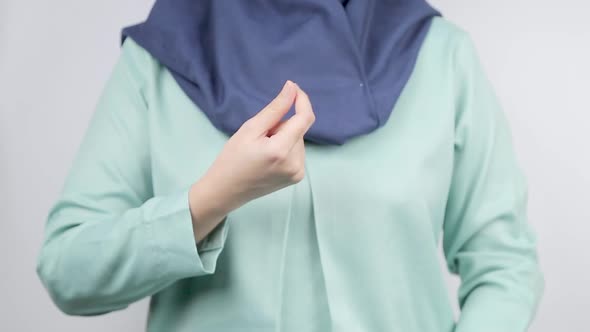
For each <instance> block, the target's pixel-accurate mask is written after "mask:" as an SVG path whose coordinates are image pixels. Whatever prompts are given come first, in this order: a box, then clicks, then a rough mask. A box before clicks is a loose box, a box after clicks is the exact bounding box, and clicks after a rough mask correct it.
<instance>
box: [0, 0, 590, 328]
mask: <svg viewBox="0 0 590 332" xmlns="http://www.w3.org/2000/svg"><path fill="white" fill-rule="evenodd" d="M431 3H432V4H433V5H435V6H436V7H437V8H439V9H440V10H441V11H442V12H443V13H444V14H445V16H446V17H447V18H449V19H451V20H452V21H454V22H455V23H457V24H459V25H460V26H462V27H463V28H465V29H466V30H468V31H469V32H470V33H471V36H472V37H473V39H474V40H475V43H476V45H477V47H478V50H479V54H480V58H481V60H482V62H483V63H484V66H485V67H486V70H487V73H488V75H489V77H490V78H491V80H492V82H493V83H494V85H495V87H496V90H497V93H498V95H499V97H500V99H501V101H502V103H503V105H504V108H505V112H506V113H507V114H508V118H509V120H510V122H511V127H512V131H513V138H514V143H515V145H516V149H517V152H518V155H519V160H520V162H521V165H522V167H523V168H524V170H525V171H526V174H527V177H528V182H529V186H530V196H529V218H530V223H531V224H533V227H534V228H535V230H536V232H537V235H538V240H539V253H540V258H541V264H542V268H543V270H544V273H545V280H546V290H545V294H544V297H543V301H542V304H541V307H540V308H539V311H538V314H537V318H536V320H535V322H534V324H533V326H532V328H531V331H533V332H555V331H568V332H570V331H572V332H575V331H589V329H590V312H589V309H590V243H589V241H588V239H589V237H590V148H589V147H590V19H589V16H588V12H589V11H590V3H589V2H587V1H583V0H579V1H576V0H562V1H549V0H542V1H541V0H536V1H533V0H520V1H514V0H511V1H508V0H495V1H491V0H485V1H484V0H462V1H460V0H436V1H432V2H431ZM151 4H152V1H148V0H117V1H115V0H102V1H73V0H69V1H66V0H59V1H37V2H33V1H26V0H19V1H17V0H0V296H1V297H2V300H1V301H0V330H1V331H43V330H49V331H90V332H92V331H142V330H143V329H144V326H145V318H146V309H147V306H146V305H147V302H146V301H142V302H139V303H137V304H133V305H132V306H130V307H129V308H128V309H127V310H124V311H120V312H116V313H111V314H108V315H104V316H99V317H93V318H81V317H69V316H65V315H64V314H62V313H61V312H59V311H58V310H57V309H56V307H55V306H54V305H53V304H52V303H51V302H50V300H49V297H48V295H47V293H46V292H45V290H44V289H43V288H42V286H41V283H40V282H39V280H38V279H37V276H36V274H35V260H36V256H37V253H38V250H39V247H40V244H41V241H42V238H43V225H44V222H45V217H46V214H47V211H48V209H49V207H50V205H51V204H52V203H53V201H54V200H55V199H56V198H57V194H58V192H59V190H60V189H61V186H62V183H63V179H64V177H65V175H66V173H67V171H68V167H69V166H70V163H71V161H72V158H73V155H74V153H75V151H76V149H77V147H78V144H79V143H80V140H81V138H82V135H83V133H84V131H85V128H86V125H87V123H88V120H89V119H90V115H91V114H92V112H93V109H94V106H95V103H96V101H97V98H98V96H99V94H100V92H101V90H102V87H103V85H104V83H105V81H106V79H107V77H108V76H109V74H110V71H111V69H112V66H113V64H114V63H115V61H116V59H117V56H118V52H119V48H118V47H119V44H118V43H119V32H120V28H121V27H123V26H125V25H129V24H132V23H136V22H138V21H140V20H142V19H143V18H144V17H145V15H146V14H147V12H148V10H149V8H150V6H151ZM449 285H450V291H451V292H453V291H454V289H455V288H456V286H457V280H456V279H454V278H449ZM425 332H426V331H425ZM429 332H430V331H429ZM499 332H502V331H499Z"/></svg>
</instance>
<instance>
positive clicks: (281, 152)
mask: <svg viewBox="0 0 590 332" xmlns="http://www.w3.org/2000/svg"><path fill="white" fill-rule="evenodd" d="M287 152H288V151H286V150H285V149H279V148H271V149H268V151H267V158H268V160H269V161H270V162H271V163H283V162H285V161H286V160H287V157H288V154H287Z"/></svg>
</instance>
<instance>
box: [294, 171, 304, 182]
mask: <svg viewBox="0 0 590 332" xmlns="http://www.w3.org/2000/svg"><path fill="white" fill-rule="evenodd" d="M304 177H305V169H304V168H301V169H299V170H298V171H297V172H296V173H294V174H292V175H291V181H292V182H294V183H298V182H301V180H303V178H304Z"/></svg>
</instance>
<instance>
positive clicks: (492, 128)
mask: <svg viewBox="0 0 590 332" xmlns="http://www.w3.org/2000/svg"><path fill="white" fill-rule="evenodd" d="M463 37H464V38H462V40H461V41H460V43H459V44H458V46H457V48H456V54H455V55H456V57H455V61H456V63H455V68H454V70H455V71H456V74H457V84H456V86H455V87H456V96H455V97H456V98H457V99H456V105H457V109H456V117H455V159H454V170H453V178H452V182H451V189H450V193H449V197H448V202H447V209H446V214H445V221H444V236H443V249H444V253H445V257H446V260H447V265H448V268H449V270H450V271H451V272H452V273H455V274H458V275H459V276H460V278H461V285H460V288H459V292H458V293H459V294H458V297H459V304H460V308H461V314H460V317H459V321H458V322H457V326H456V329H455V331H456V332H497V331H503V332H522V331H526V330H527V328H528V326H529V324H530V321H531V319H532V317H533V316H534V313H535V311H536V308H537V306H538V302H539V300H540V297H541V295H542V292H543V288H544V280H543V276H542V273H541V271H540V268H539V264H538V260H537V254H536V237H535V235H534V233H533V231H532V229H531V228H530V226H529V225H528V223H527V217H526V200H527V185H526V181H525V179H524V176H523V174H522V171H521V169H520V168H519V165H518V164H517V160H516V157H515V154H514V151H513V147H512V143H511V134H510V130H509V126H508V123H507V120H506V118H505V115H504V113H503V111H502V109H501V107H500V104H499V101H498V99H497V97H496V95H495V93H494V91H493V88H492V86H491V83H490V82H489V81H488V79H487V77H486V75H485V73H484V70H483V68H482V65H481V64H480V62H479V59H478V55H477V52H476V50H475V47H474V45H473V42H472V41H471V38H470V37H469V35H468V34H467V33H465V34H464V35H463Z"/></svg>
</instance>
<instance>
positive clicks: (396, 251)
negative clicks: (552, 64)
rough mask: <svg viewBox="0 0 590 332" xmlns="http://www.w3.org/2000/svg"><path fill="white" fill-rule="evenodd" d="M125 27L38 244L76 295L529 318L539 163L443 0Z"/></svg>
mask: <svg viewBox="0 0 590 332" xmlns="http://www.w3.org/2000/svg"><path fill="white" fill-rule="evenodd" d="M123 37H124V38H123V46H122V52H121V56H120V59H119V61H118V63H117V64H116V66H115V68H114V71H113V72H112V75H111V78H110V80H109V81H108V83H107V85H106V87H105V90H104V92H103V94H102V96H101V98H100V102H99V104H98V105H97V108H96V110H95V114H94V117H93V118H92V120H91V123H90V126H89V128H88V129H87V133H86V135H85V138H84V140H83V142H82V144H81V146H80V148H79V151H78V153H77V156H76V159H75V161H74V163H73V166H72V168H71V170H70V172H69V174H68V177H67V180H66V183H65V185H64V189H63V192H62V193H61V196H60V198H59V200H58V201H57V202H56V203H55V205H54V206H53V207H52V209H51V211H50V213H49V215H48V220H47V225H46V240H45V243H44V245H43V248H42V251H41V253H40V255H39V261H38V268H37V272H38V274H39V276H40V278H41V280H42V281H43V283H44V285H45V286H46V288H47V289H48V291H49V293H50V294H51V297H52V298H53V300H54V302H55V303H56V304H57V306H58V307H59V308H60V309H61V310H62V311H64V312H65V313H68V314H72V315H97V314H103V313H107V312H110V311H115V310H120V309H123V308H125V307H127V306H128V305H129V304H130V303H132V302H134V301H137V300H139V299H142V298H145V297H147V296H151V302H150V312H149V319H148V330H149V331H207V332H218V331H282V332H286V331H404V332H425V331H457V332H464V331H468V332H481V331H515V332H516V331H525V330H526V329H527V326H528V325H529V324H530V321H531V319H532V317H533V315H534V312H535V309H536V307H537V304H538V302H539V299H540V295H541V293H542V287H543V279H542V275H541V272H540V270H539V266H538V262H537V257H536V249H535V238H534V235H533V233H532V231H531V229H530V227H529V226H528V224H527V222H526V214H525V205H526V202H525V201H526V184H525V181H524V179H523V175H522V172H521V170H520V169H519V167H518V165H517V162H516V158H515V156H514V151H513V148H512V143H511V138H510V133H509V128H508V125H507V123H506V119H505V117H504V115H503V112H502V110H501V108H500V105H499V104H498V100H497V98H496V97H495V95H494V92H493V90H492V87H491V85H490V83H489V82H488V80H487V78H486V76H485V74H484V72H483V70H482V66H481V64H480V63H479V61H478V57H477V54H476V51H475V49H474V46H473V42H472V41H471V39H470V37H469V35H468V34H467V33H466V32H464V31H463V30H461V29H460V28H458V27H457V26H455V25H453V24H452V23H450V22H449V21H447V20H445V19H443V18H442V17H441V16H440V15H439V13H438V12H437V11H436V10H434V9H433V8H432V7H430V6H428V5H427V4H426V3H425V2H423V1H366V0H365V1H359V0H357V1H355V0H351V1H343V2H338V1H316V0H301V1H293V0H280V1H279V0H275V1H267V2H262V1H259V2H252V1H222V0H217V1H213V0H208V1H190V0H176V1H171V0H170V1H157V2H156V4H155V6H154V8H153V9H152V12H151V13H150V16H149V18H148V19H147V21H146V22H144V23H142V24H139V25H136V26H132V27H130V28H126V29H125V30H124V31H123ZM285 82H286V83H285ZM281 85H283V87H282V89H280V92H279V93H278V95H277V96H273V95H274V94H276V91H277V90H279V88H280V86H281ZM273 97H274V98H273ZM312 105H313V108H312ZM291 108H294V111H295V112H294V113H291ZM439 239H441V240H442V247H443V251H444V256H445V258H446V262H447V265H448V269H449V270H450V271H451V272H452V273H455V274H458V275H459V276H460V277H461V286H460V289H459V293H458V300H459V304H460V306H461V314H460V316H459V318H458V319H455V318H454V315H453V312H452V306H451V300H450V299H449V297H448V296H447V289H446V287H445V282H444V271H443V269H441V267H440V264H439V259H438V248H439Z"/></svg>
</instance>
